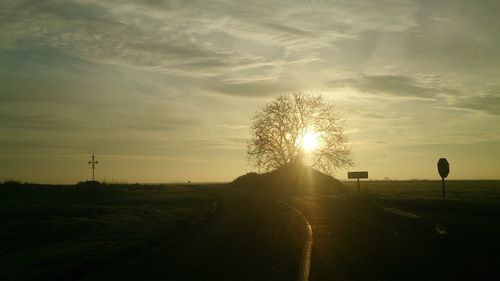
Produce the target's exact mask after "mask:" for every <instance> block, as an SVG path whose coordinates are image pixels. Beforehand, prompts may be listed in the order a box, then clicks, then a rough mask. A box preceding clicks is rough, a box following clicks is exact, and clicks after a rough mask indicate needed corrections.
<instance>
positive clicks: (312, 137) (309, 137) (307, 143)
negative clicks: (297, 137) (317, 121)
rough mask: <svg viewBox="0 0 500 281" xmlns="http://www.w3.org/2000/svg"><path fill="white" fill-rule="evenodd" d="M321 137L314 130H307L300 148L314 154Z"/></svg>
mask: <svg viewBox="0 0 500 281" xmlns="http://www.w3.org/2000/svg"><path fill="white" fill-rule="evenodd" d="M318 138H319V135H318V133H317V132H315V131H313V130H307V131H306V133H305V134H304V136H303V137H302V140H301V142H300V146H301V147H302V149H303V150H304V151H305V152H312V151H314V150H316V149H317V148H318V146H319V139H318Z"/></svg>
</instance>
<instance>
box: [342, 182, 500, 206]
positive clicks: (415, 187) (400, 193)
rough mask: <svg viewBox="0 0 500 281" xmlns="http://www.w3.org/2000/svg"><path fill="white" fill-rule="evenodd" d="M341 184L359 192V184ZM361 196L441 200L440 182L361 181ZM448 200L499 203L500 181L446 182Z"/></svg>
mask: <svg viewBox="0 0 500 281" xmlns="http://www.w3.org/2000/svg"><path fill="white" fill-rule="evenodd" d="M342 184H343V185H344V186H346V187H348V188H349V189H350V190H351V191H353V192H357V183H356V181H344V182H342ZM360 186H361V194H364V195H374V196H379V197H387V198H393V199H441V181H363V180H361V181H360ZM445 186H446V198H447V199H448V200H458V201H467V202H481V203H496V202H500V180H497V181H495V180H461V181H446V184H445Z"/></svg>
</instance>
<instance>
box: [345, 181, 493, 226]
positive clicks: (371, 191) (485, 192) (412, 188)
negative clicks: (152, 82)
mask: <svg viewBox="0 0 500 281" xmlns="http://www.w3.org/2000/svg"><path fill="white" fill-rule="evenodd" d="M343 184H344V185H345V186H347V187H348V188H349V189H350V190H351V191H352V193H353V195H355V197H357V198H359V199H360V200H366V201H370V202H372V203H376V204H380V205H381V207H395V208H399V209H402V210H407V211H411V212H414V213H416V214H417V215H420V216H422V217H424V218H425V219H432V220H436V221H448V222H449V221H453V222H454V223H456V224H457V225H461V226H464V225H468V224H474V225H475V226H474V227H476V230H479V229H483V230H484V231H485V232H486V233H488V232H491V231H492V230H493V229H496V230H499V228H500V224H498V220H499V219H500V181H493V180H492V181H472V180H471V181H465V180H464V181H446V199H442V197H441V181H362V182H361V192H360V194H359V195H358V194H357V185H356V182H355V181H349V182H343Z"/></svg>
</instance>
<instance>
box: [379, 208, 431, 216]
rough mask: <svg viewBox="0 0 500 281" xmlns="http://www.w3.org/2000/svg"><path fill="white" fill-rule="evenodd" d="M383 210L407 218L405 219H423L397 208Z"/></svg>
mask: <svg viewBox="0 0 500 281" xmlns="http://www.w3.org/2000/svg"><path fill="white" fill-rule="evenodd" d="M382 209H383V210H386V211H388V212H391V213H393V214H396V215H398V216H402V217H405V218H411V219H421V218H422V217H420V216H419V215H415V214H414V213H410V212H407V211H403V210H400V209H396V208H382Z"/></svg>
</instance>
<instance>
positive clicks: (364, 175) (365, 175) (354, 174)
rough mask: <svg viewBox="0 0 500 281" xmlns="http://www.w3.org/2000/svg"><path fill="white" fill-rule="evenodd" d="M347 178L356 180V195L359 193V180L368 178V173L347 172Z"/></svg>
mask: <svg viewBox="0 0 500 281" xmlns="http://www.w3.org/2000/svg"><path fill="white" fill-rule="evenodd" d="M347 178H348V179H357V180H358V193H359V179H367V178H368V172H367V171H363V172H347Z"/></svg>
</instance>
